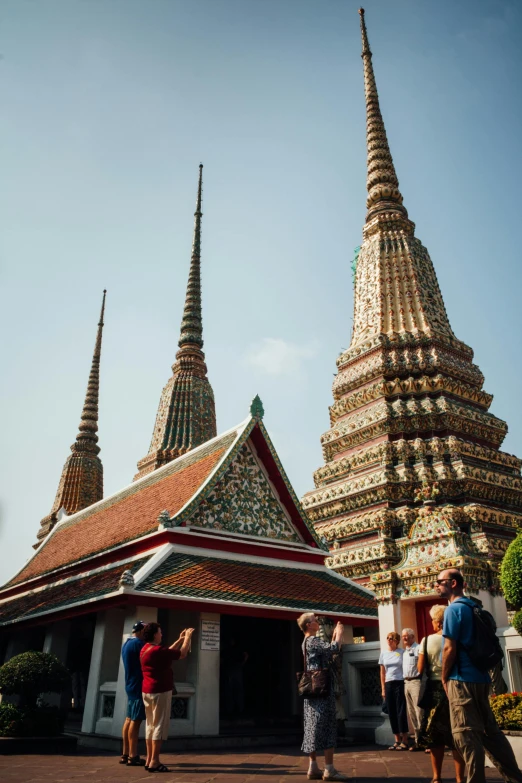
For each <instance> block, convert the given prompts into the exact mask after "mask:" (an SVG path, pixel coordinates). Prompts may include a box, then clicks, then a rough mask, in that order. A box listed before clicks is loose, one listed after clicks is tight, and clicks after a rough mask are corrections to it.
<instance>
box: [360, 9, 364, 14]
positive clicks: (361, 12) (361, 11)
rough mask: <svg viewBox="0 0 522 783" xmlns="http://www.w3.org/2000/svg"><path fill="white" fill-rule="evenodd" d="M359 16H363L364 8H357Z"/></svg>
mask: <svg viewBox="0 0 522 783" xmlns="http://www.w3.org/2000/svg"><path fill="white" fill-rule="evenodd" d="M359 16H364V8H359Z"/></svg>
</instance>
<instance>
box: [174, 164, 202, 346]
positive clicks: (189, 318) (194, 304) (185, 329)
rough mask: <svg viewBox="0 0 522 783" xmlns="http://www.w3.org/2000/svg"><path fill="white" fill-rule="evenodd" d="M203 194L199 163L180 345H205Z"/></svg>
mask: <svg viewBox="0 0 522 783" xmlns="http://www.w3.org/2000/svg"><path fill="white" fill-rule="evenodd" d="M202 195H203V164H202V163H200V164H199V182H198V195H197V200H196V211H195V212H194V237H193V240H192V255H191V259H190V270H189V278H188V284H187V293H186V297H185V307H184V309H183V319H182V321H181V333H180V336H179V341H178V345H179V347H180V348H181V347H182V346H184V345H186V344H194V345H198V346H199V347H200V348H202V347H203V322H202V318H201V218H202V217H203V213H202V211H201V201H202Z"/></svg>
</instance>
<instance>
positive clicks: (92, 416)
mask: <svg viewBox="0 0 522 783" xmlns="http://www.w3.org/2000/svg"><path fill="white" fill-rule="evenodd" d="M106 296H107V289H105V288H104V289H103V299H102V306H101V311H100V320H99V321H98V331H97V333H96V342H95V344H94V353H93V356H92V362H91V372H90V373H89V381H88V383H87V394H86V395H85V402H84V404H83V410H82V415H81V419H80V426H79V427H78V435H77V436H76V442H75V443H74V444H73V445H72V446H71V451H89V452H91V453H92V454H98V453H99V451H100V448H99V446H98V445H97V443H98V435H97V434H96V433H97V432H98V401H99V392H100V359H101V346H102V334H103V326H104V323H103V317H104V315H105V298H106Z"/></svg>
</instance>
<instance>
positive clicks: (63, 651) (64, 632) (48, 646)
mask: <svg viewBox="0 0 522 783" xmlns="http://www.w3.org/2000/svg"><path fill="white" fill-rule="evenodd" d="M70 635H71V621H70V620H61V621H60V622H57V623H53V625H50V626H49V627H48V628H47V631H46V634H45V639H44V645H43V651H44V653H50V654H51V655H55V656H56V657H57V658H58V660H59V661H61V662H62V663H63V664H64V665H65V664H66V663H67V650H68V648H69V638H70ZM45 701H46V702H48V703H49V704H53V705H56V706H57V707H61V708H62V709H64V710H65V709H67V702H69V705H68V706H69V708H70V706H71V694H70V691H65V692H64V693H61V694H60V693H46V694H45Z"/></svg>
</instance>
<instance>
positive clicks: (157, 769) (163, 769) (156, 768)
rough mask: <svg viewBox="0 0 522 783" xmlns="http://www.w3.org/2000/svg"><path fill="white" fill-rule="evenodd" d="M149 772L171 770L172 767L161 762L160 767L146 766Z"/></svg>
mask: <svg viewBox="0 0 522 783" xmlns="http://www.w3.org/2000/svg"><path fill="white" fill-rule="evenodd" d="M146 770H147V772H170V769H169V768H168V767H166V766H165V764H160V765H159V767H146Z"/></svg>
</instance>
